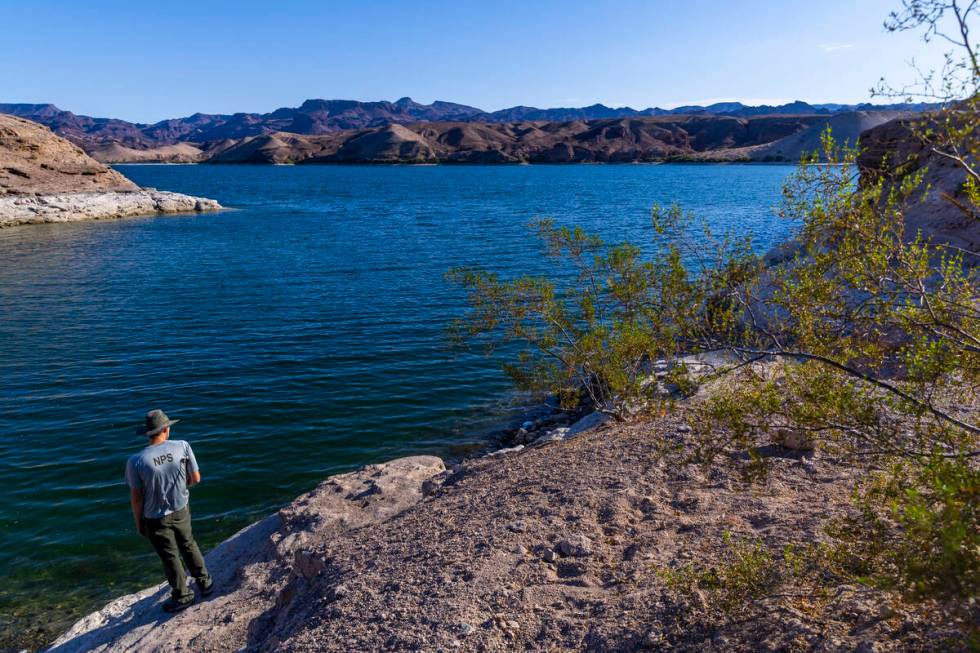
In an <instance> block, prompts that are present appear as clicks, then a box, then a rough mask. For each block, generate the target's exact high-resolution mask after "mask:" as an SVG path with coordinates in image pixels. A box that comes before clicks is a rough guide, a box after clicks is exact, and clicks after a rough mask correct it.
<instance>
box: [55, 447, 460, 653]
mask: <svg viewBox="0 0 980 653" xmlns="http://www.w3.org/2000/svg"><path fill="white" fill-rule="evenodd" d="M443 471H445V466H444V465H443V462H442V460H440V459H439V458H436V457H435V456H411V457H408V458H399V459H397V460H392V461H391V462H388V463H384V464H381V465H369V466H367V467H365V468H363V469H361V470H358V471H356V472H351V473H349V474H340V475H338V476H332V477H330V478H329V479H327V480H326V481H325V482H323V483H321V484H320V485H319V486H317V488H316V489H314V490H313V491H312V492H308V493H307V494H304V495H303V496H301V497H299V498H298V499H296V500H295V501H293V502H292V503H291V504H289V505H288V506H286V507H284V508H283V509H282V510H280V511H279V512H278V513H277V514H274V515H270V516H269V517H266V518H265V519H263V520H262V521H260V522H257V523H255V524H252V525H251V526H249V527H247V528H245V529H243V530H241V531H239V532H238V533H237V534H235V535H234V536H232V537H231V538H229V539H228V540H225V542H223V543H222V544H221V545H219V546H218V547H217V548H216V549H215V550H213V551H211V552H210V553H209V554H208V555H207V556H206V560H207V564H208V570H209V571H210V572H211V574H212V576H214V579H215V582H216V583H217V591H216V593H215V595H214V596H213V597H211V598H210V599H208V600H207V601H203V602H201V603H198V604H197V605H195V606H193V607H191V608H189V609H187V610H185V611H183V612H180V613H178V614H176V615H173V616H167V617H166V620H164V616H165V615H164V613H163V612H162V610H161V607H160V604H161V603H162V602H163V601H164V600H166V598H167V597H168V596H169V588H168V587H167V585H166V584H165V583H161V584H160V585H157V586H156V587H151V588H148V589H146V590H143V591H142V592H138V593H136V594H130V595H128V596H124V597H121V598H119V599H116V600H115V601H113V602H112V603H110V604H108V605H107V606H105V607H104V608H102V609H101V610H99V611H98V612H94V613H92V614H90V615H88V616H87V617H84V618H83V619H81V620H80V621H78V622H77V623H76V624H75V625H74V626H73V627H72V628H71V629H70V630H69V631H68V632H66V633H65V634H64V635H62V636H61V637H59V638H58V639H57V640H56V641H55V642H54V643H53V644H52V645H51V647H50V648H48V649H47V650H48V652H49V653H83V652H84V653H88V652H96V653H97V652H106V651H112V652H114V653H115V652H120V651H132V652H136V651H139V652H140V653H143V652H151V651H239V650H242V649H247V648H248V647H249V646H252V645H253V644H254V643H255V642H256V641H257V640H258V639H260V638H261V637H262V636H263V635H264V634H265V632H266V631H267V630H268V629H269V628H271V627H272V626H273V625H274V622H275V621H276V620H277V618H278V615H280V614H285V613H288V611H289V610H288V608H289V604H290V601H291V600H292V599H293V598H294V597H295V596H296V595H297V594H298V593H299V592H300V590H304V589H305V588H306V587H307V585H308V584H309V583H310V582H312V581H314V580H315V579H318V578H321V577H323V576H324V575H328V574H329V573H330V571H331V564H330V560H329V559H328V558H327V557H326V556H324V555H323V553H322V551H319V550H318V549H317V548H316V545H319V544H322V543H323V542H329V541H331V539H332V538H334V537H340V536H342V535H344V534H347V533H350V532H351V531H353V530H354V529H357V528H360V527H364V526H370V525H376V524H380V523H382V522H384V521H386V520H388V519H390V518H392V517H394V516H395V515H398V514H399V513H401V512H403V511H404V510H405V509H406V508H409V507H410V506H413V505H415V504H416V503H418V502H419V501H421V499H422V496H423V494H422V484H423V482H424V481H425V480H427V479H429V478H431V477H432V476H435V475H437V474H439V473H441V472H443ZM344 591H345V590H344V587H343V586H342V585H338V586H336V587H332V589H331V592H332V594H331V596H333V598H335V599H336V598H338V597H339V596H342V595H343V593H344Z"/></svg>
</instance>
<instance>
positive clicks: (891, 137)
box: [858, 118, 980, 265]
mask: <svg viewBox="0 0 980 653" xmlns="http://www.w3.org/2000/svg"><path fill="white" fill-rule="evenodd" d="M911 121H912V119H908V118H906V119H899V120H892V121H891V122H887V123H885V124H883V125H880V126H878V127H875V128H874V129H870V130H868V131H866V132H864V133H863V134H862V135H861V147H862V149H863V151H862V153H861V156H860V157H859V158H858V165H859V166H860V167H861V175H862V180H865V181H867V182H870V181H873V180H874V179H877V178H878V176H879V175H885V176H886V178H889V179H894V180H902V179H904V178H906V177H907V176H908V175H910V174H914V173H916V172H919V171H922V170H923V169H924V170H925V173H924V175H923V179H922V186H921V187H922V188H924V189H928V191H927V192H926V193H925V195H924V197H922V198H921V201H914V202H910V203H909V205H908V207H907V208H906V210H905V229H906V237H907V238H909V239H912V238H914V237H915V235H916V233H918V232H921V233H922V235H923V236H924V237H925V238H930V239H932V240H933V242H935V243H941V244H948V245H952V246H954V247H959V248H961V249H963V250H965V251H967V252H974V253H975V252H980V220H977V216H976V215H970V213H969V211H968V210H965V208H968V204H969V202H968V201H967V198H966V191H965V189H964V182H965V181H966V172H965V170H964V169H963V168H962V167H961V166H960V165H959V164H957V163H955V162H953V161H951V160H949V159H948V158H945V157H942V156H940V155H938V154H935V153H934V152H932V151H931V150H930V148H929V147H928V146H927V145H926V144H925V143H923V142H922V141H921V140H920V139H917V138H915V137H913V135H912V122H911ZM975 164H976V162H974V165H975ZM964 263H966V264H967V265H976V264H977V258H976V257H970V256H967V257H965V258H964Z"/></svg>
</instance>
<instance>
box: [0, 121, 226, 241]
mask: <svg viewBox="0 0 980 653" xmlns="http://www.w3.org/2000/svg"><path fill="white" fill-rule="evenodd" d="M220 208H221V206H220V205H219V204H218V203H217V202H216V201H214V200H210V199H205V198H201V197H190V196H188V195H182V194H180V193H170V192H166V191H158V190H155V189H141V188H139V187H138V186H137V185H136V184H134V183H133V182H132V181H130V180H129V179H127V178H126V177H124V176H123V175H121V174H120V173H118V172H117V171H115V170H112V169H111V168H109V167H107V166H105V165H104V164H102V163H99V162H98V161H95V160H94V159H92V158H91V157H89V156H88V155H87V154H85V152H83V151H82V150H81V149H79V148H78V146H76V145H73V144H72V143H70V142H68V141H67V140H65V139H63V138H60V137H58V136H56V135H54V134H53V133H52V132H51V131H50V130H49V129H48V128H47V127H43V126H41V125H39V124H37V123H34V122H31V121H29V120H24V119H22V118H17V117H14V116H6V115H3V114H0V227H9V226H14V225H22V224H36V223H43V222H69V221H74V220H83V219H108V218H120V217H128V216H136V215H151V214H155V213H186V212H200V211H212V210H216V209H220Z"/></svg>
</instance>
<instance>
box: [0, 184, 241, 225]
mask: <svg viewBox="0 0 980 653" xmlns="http://www.w3.org/2000/svg"><path fill="white" fill-rule="evenodd" d="M221 208H222V206H221V205H220V204H218V202H216V201H215V200H212V199H207V198H205V197H191V196H190V195H182V194H181V193H171V192H167V191H158V190H153V189H142V190H138V191H128V192H115V191H110V192H99V193H65V194H61V195H37V196H36V195H26V196H23V195H11V196H2V197H0V228H2V227H12V226H15V225H22V224H41V223H47V222H74V221H76V220H109V219H115V218H127V217H135V216H140V215H156V214H160V213H199V212H202V211H217V210H219V209H221Z"/></svg>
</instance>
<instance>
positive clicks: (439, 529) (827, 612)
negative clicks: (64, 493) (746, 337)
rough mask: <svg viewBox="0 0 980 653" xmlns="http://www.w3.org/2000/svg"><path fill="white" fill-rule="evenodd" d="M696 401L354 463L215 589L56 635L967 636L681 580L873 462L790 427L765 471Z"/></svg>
mask: <svg viewBox="0 0 980 653" xmlns="http://www.w3.org/2000/svg"><path fill="white" fill-rule="evenodd" d="M687 401H697V398H693V399H690V400H684V401H682V402H680V404H679V405H678V408H677V410H676V411H675V412H673V413H672V414H670V415H668V416H666V417H654V416H639V417H638V418H637V419H635V420H633V421H632V422H630V423H618V422H612V421H608V420H605V419H602V418H601V417H599V416H597V415H596V414H595V413H592V414H590V415H588V416H586V417H585V418H584V419H580V420H577V421H576V422H574V423H572V424H570V425H568V426H554V425H553V424H548V423H546V422H547V419H544V420H542V421H541V424H540V425H539V426H538V427H537V428H536V429H534V428H533V426H534V424H533V421H532V423H531V425H530V426H531V427H532V428H531V429H530V430H529V429H528V428H525V427H522V429H523V430H524V431H525V433H526V434H528V435H530V434H534V435H533V436H532V437H531V438H530V442H529V444H526V445H524V444H515V445H513V446H512V447H509V448H506V449H502V450H498V451H496V452H493V453H491V454H489V455H484V456H481V457H478V458H474V459H471V460H467V461H464V462H462V463H460V464H458V465H453V466H451V467H449V468H447V467H446V465H445V464H444V462H443V461H442V460H440V459H439V458H436V457H434V456H412V457H408V458H400V459H397V460H393V461H390V462H387V463H384V464H379V465H368V466H367V467H364V468H362V469H360V470H358V471H355V472H351V473H347V474H340V475H336V476H332V477H330V478H328V479H327V480H325V481H324V482H323V483H321V484H320V485H319V486H318V487H317V488H316V489H314V490H313V491H312V492H309V493H307V494H304V495H302V496H300V497H299V498H297V499H296V500H295V501H293V502H292V503H290V504H289V505H287V506H285V507H284V508H283V509H281V510H280V511H279V512H278V513H276V514H273V515H270V516H269V517H267V518H265V519H263V520H261V521H259V522H256V523H255V524H253V525H251V526H249V527H247V528H245V529H243V530H242V531H240V532H239V533H237V534H236V535H234V536H232V537H231V538H229V539H228V540H226V541H225V542H224V543H222V544H221V545H219V546H218V547H217V548H216V549H214V550H213V551H211V552H210V553H209V554H208V556H207V560H208V566H209V568H210V569H211V571H212V573H213V574H214V576H215V578H216V580H217V582H218V587H219V589H218V592H217V594H216V595H215V596H214V597H212V598H210V599H208V600H206V601H203V602H200V603H198V604H197V605H195V606H193V607H192V608H190V609H188V610H186V611H184V612H181V613H178V614H176V615H173V616H164V615H163V613H162V612H161V611H160V603H162V602H163V601H164V600H165V599H166V597H167V595H168V588H167V587H166V586H165V584H161V585H157V586H155V587H151V588H147V589H145V590H143V591H142V592H138V593H135V594H131V595H128V596H123V597H120V598H119V599H116V600H115V601H113V602H111V603H109V604H108V605H106V606H105V607H104V608H102V609H101V610H98V611H96V612H94V613H92V614H90V615H88V616H86V617H84V618H83V619H81V620H79V621H78V622H77V623H76V624H75V625H74V626H73V627H72V628H70V629H69V630H68V631H67V632H66V633H64V634H63V635H62V636H61V637H59V638H58V639H57V640H56V641H55V642H54V643H52V644H51V645H50V647H49V648H48V649H46V651H47V653H82V652H94V653H99V652H108V651H113V652H116V651H130V652H136V651H139V652H163V651H196V652H229V653H230V652H231V651H248V652H258V651H284V652H285V651H289V652H303V651H310V652H312V651H350V650H359V651H361V650H363V651H383V650H386V651H464V650H465V651H471V650H472V651H514V650H534V651H551V650H617V651H619V650H623V651H634V650H679V651H719V652H720V651H755V650H769V651H777V650H796V649H797V648H800V647H802V648H801V650H814V651H833V652H838V651H839V652H844V651H848V652H852V651H856V650H857V651H876V652H886V651H904V650H940V649H941V646H942V642H944V641H946V638H948V637H951V636H955V633H951V632H949V631H948V629H945V628H944V627H943V626H942V625H940V624H936V623H933V622H932V621H930V619H929V618H928V615H922V614H918V613H916V612H914V611H912V610H909V609H905V608H899V609H893V608H890V607H888V606H889V605H890V604H889V602H888V600H887V598H886V595H885V594H884V593H883V592H881V591H878V590H872V589H870V588H864V587H852V586H849V585H842V586H841V587H839V588H836V594H835V596H836V597H837V599H836V600H835V601H833V602H829V603H826V604H820V605H817V604H812V605H810V606H809V607H807V608H806V609H805V610H801V609H800V607H799V601H798V599H796V598H795V593H794V592H792V591H787V593H786V594H785V595H782V594H780V595H776V596H774V597H772V598H771V599H767V600H765V601H760V602H758V603H757V604H752V605H746V606H744V607H743V609H742V610H740V611H739V612H738V614H734V615H732V617H731V618H726V617H719V615H718V613H717V612H715V611H714V608H713V606H712V605H711V604H710V602H709V601H708V600H707V599H706V597H705V596H703V595H701V594H695V595H692V596H688V595H684V594H682V593H678V592H677V591H675V590H674V589H673V588H672V587H671V586H670V585H669V583H668V581H667V580H666V579H667V578H668V577H669V572H670V570H672V569H678V568H681V567H683V566H684V565H687V564H690V563H698V564H706V565H707V564H714V563H715V561H717V560H719V559H724V556H725V555H726V551H727V550H728V547H729V546H730V545H729V539H728V538H729V536H728V535H726V533H735V534H736V535H737V537H738V538H743V539H744V540H745V541H750V542H759V543H760V544H759V545H760V546H764V547H765V548H766V550H770V551H773V552H779V551H781V550H782V548H783V547H784V546H786V545H787V544H788V543H792V542H801V541H802V542H815V541H820V540H821V539H822V538H823V537H825V535H824V533H823V528H824V525H825V524H826V523H827V521H828V520H829V519H832V518H834V517H835V516H839V515H841V514H843V512H844V511H846V510H847V505H848V497H849V496H850V489H851V487H852V484H853V482H854V479H855V475H856V474H859V473H860V472H859V471H858V470H855V469H853V468H850V467H848V466H847V465H845V464H843V463H842V462H841V461H837V460H833V459H830V458H827V457H823V456H820V455H819V454H814V453H813V452H802V451H796V450H793V449H788V448H786V447H781V446H778V445H774V446H773V447H772V448H771V450H770V451H768V452H767V453H766V455H767V456H768V457H769V458H770V461H771V466H772V469H771V474H770V476H769V478H768V480H767V481H766V482H765V483H764V484H763V485H761V486H759V487H758V488H757V489H756V490H755V491H752V492H749V491H747V490H746V488H745V487H744V486H743V484H742V481H741V480H740V478H741V474H742V473H743V471H742V468H743V467H744V466H745V465H748V464H750V461H749V460H748V458H747V457H743V456H738V455H733V457H732V458H731V459H730V461H729V464H728V465H722V466H717V467H715V468H713V469H711V470H707V469H703V468H701V467H698V466H694V465H689V464H686V463H684V462H683V460H684V456H685V454H687V453H690V451H691V447H692V446H693V441H692V439H691V427H690V426H689V422H688V421H687V420H688V419H689V417H688V412H687V410H686V408H685V405H684V404H685V403H686V402H687ZM518 437H527V435H525V434H518ZM733 453H735V452H733ZM775 554H776V553H774V555H775ZM831 589H832V590H833V588H831ZM937 646H938V647H939V648H936V647H937Z"/></svg>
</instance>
